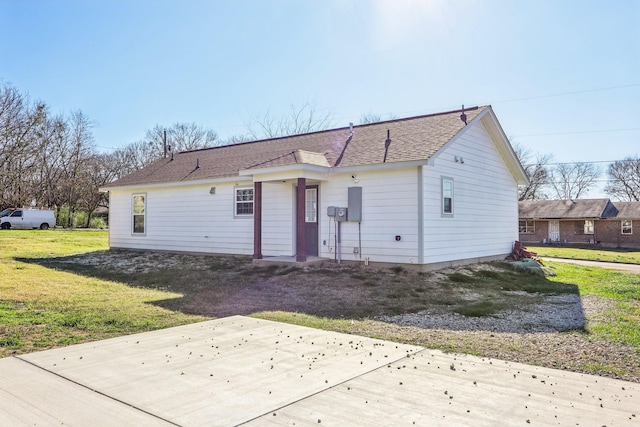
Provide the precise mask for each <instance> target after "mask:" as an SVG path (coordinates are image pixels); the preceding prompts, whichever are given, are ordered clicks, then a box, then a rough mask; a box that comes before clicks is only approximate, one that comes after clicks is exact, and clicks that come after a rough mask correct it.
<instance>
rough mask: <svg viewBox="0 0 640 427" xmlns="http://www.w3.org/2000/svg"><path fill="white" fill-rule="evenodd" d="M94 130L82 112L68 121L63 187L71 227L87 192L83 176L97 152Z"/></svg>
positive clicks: (68, 221) (63, 155) (63, 156)
mask: <svg viewBox="0 0 640 427" xmlns="http://www.w3.org/2000/svg"><path fill="white" fill-rule="evenodd" d="M92 128H93V123H92V122H91V121H90V120H89V118H88V117H87V116H86V115H85V114H83V113H82V112H81V111H76V112H74V113H72V115H71V117H70V118H69V120H68V133H67V138H66V147H65V148H64V149H63V151H62V185H63V189H64V194H65V204H66V205H67V207H68V209H69V216H68V218H67V225H68V226H69V227H71V226H72V225H73V215H74V214H75V211H76V209H77V207H78V204H79V202H80V199H81V197H82V195H83V192H84V191H86V189H85V188H83V187H84V186H83V185H82V179H81V176H82V170H83V168H84V166H85V165H86V162H87V160H88V159H90V158H91V157H92V156H93V154H94V152H95V147H94V140H93V133H92V131H91V129H92ZM58 212H59V211H58Z"/></svg>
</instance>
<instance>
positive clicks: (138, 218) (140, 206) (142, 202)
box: [133, 194, 147, 234]
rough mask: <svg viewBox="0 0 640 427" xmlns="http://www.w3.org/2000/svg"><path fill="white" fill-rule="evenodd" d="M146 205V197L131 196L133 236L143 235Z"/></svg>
mask: <svg viewBox="0 0 640 427" xmlns="http://www.w3.org/2000/svg"><path fill="white" fill-rule="evenodd" d="M146 204H147V197H146V195H144V194H134V195H133V234H144V229H145V227H144V226H145V212H146Z"/></svg>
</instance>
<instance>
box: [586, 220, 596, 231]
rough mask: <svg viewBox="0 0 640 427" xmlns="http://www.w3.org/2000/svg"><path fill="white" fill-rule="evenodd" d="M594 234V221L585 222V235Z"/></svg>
mask: <svg viewBox="0 0 640 427" xmlns="http://www.w3.org/2000/svg"><path fill="white" fill-rule="evenodd" d="M593 233H594V225H593V220H591V219H586V220H585V221H584V234H593Z"/></svg>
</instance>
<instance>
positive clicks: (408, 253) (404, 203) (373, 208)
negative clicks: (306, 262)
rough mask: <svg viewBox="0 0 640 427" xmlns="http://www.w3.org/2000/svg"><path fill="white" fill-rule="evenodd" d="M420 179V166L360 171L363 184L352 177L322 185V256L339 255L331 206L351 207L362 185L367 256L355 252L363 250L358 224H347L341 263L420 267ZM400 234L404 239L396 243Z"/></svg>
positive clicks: (339, 177)
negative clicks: (351, 191) (352, 191)
mask: <svg viewBox="0 0 640 427" xmlns="http://www.w3.org/2000/svg"><path fill="white" fill-rule="evenodd" d="M417 178H418V175H417V171H416V168H415V167H411V168H404V169H390V170H381V171H376V172H358V179H359V180H360V181H359V182H358V183H354V182H353V180H352V178H351V174H335V175H331V181H330V182H323V183H322V184H321V186H320V212H319V220H320V223H319V227H320V250H321V253H320V256H322V257H327V258H334V257H335V255H336V253H335V248H336V243H335V236H334V235H335V222H334V221H333V220H330V219H329V217H327V207H328V206H339V207H346V206H347V200H348V197H347V191H348V190H347V188H348V187H362V223H361V233H360V238H361V241H362V248H361V249H360V250H361V253H360V254H354V253H353V250H354V248H358V247H359V233H358V223H356V222H343V223H341V225H340V227H341V233H342V245H341V246H342V252H341V254H342V257H341V259H342V260H364V259H365V258H369V259H370V261H372V262H389V263H417V262H418V238H417V237H418V236H417V224H418V195H417V191H418V190H417V189H418V182H417V181H418V180H417ZM395 236H400V238H401V240H400V241H396V240H395ZM324 242H326V245H325V244H323V243H324Z"/></svg>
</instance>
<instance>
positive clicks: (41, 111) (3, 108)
mask: <svg viewBox="0 0 640 427" xmlns="http://www.w3.org/2000/svg"><path fill="white" fill-rule="evenodd" d="M46 111H47V107H46V105H45V104H44V103H42V102H37V103H31V102H30V101H29V98H28V97H27V96H26V95H23V94H22V93H20V92H19V91H18V90H17V89H16V88H14V87H13V86H10V85H8V84H4V83H0V203H1V204H2V205H5V206H6V205H13V206H24V205H26V204H28V203H30V202H31V200H30V194H29V188H28V181H29V180H30V174H31V173H33V170H34V166H35V165H34V154H35V152H36V151H35V150H36V145H37V142H38V136H37V134H36V128H37V126H38V124H39V123H40V122H41V121H42V119H43V117H45V116H46Z"/></svg>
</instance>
